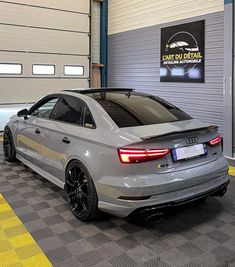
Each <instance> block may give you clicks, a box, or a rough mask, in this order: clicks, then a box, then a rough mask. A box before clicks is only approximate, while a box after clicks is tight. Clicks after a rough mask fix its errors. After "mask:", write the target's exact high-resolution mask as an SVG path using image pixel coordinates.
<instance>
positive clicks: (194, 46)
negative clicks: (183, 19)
mask: <svg viewBox="0 0 235 267" xmlns="http://www.w3.org/2000/svg"><path fill="white" fill-rule="evenodd" d="M165 55H169V58H168V63H167V64H166V66H167V68H168V69H169V70H170V71H171V72H172V71H174V72H177V69H179V70H178V71H179V74H180V75H184V74H186V73H188V72H190V71H192V70H193V69H194V68H195V66H196V64H197V63H199V61H198V60H200V58H201V55H200V51H199V46H198V42H197V40H196V38H195V37H194V36H193V35H192V34H191V33H189V32H187V31H180V32H177V33H175V34H174V35H172V36H171V37H170V39H169V40H168V41H167V42H166V45H165ZM166 58H167V57H166Z"/></svg>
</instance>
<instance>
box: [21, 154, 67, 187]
mask: <svg viewBox="0 0 235 267" xmlns="http://www.w3.org/2000/svg"><path fill="white" fill-rule="evenodd" d="M16 158H17V159H18V160H19V161H21V162H22V163H24V164H25V165H26V166H28V167H29V168H30V169H32V170H33V171H35V172H36V173H38V174H40V175H41V176H42V177H44V178H45V179H47V180H49V181H50V182H52V183H53V184H56V185H57V186H59V187H60V188H62V189H64V185H65V183H63V182H62V181H60V180H59V179H58V178H56V177H54V176H52V175H51V174H49V173H48V172H46V171H44V170H42V169H41V168H39V167H38V166H36V165H35V164H33V163H31V162H29V161H28V160H26V159H25V158H23V157H22V156H20V155H18V154H17V155H16Z"/></svg>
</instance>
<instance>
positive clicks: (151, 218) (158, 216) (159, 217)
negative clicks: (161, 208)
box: [145, 212, 165, 223]
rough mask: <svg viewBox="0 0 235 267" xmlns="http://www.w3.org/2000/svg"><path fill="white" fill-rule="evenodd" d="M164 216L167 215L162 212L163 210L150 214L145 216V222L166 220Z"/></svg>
mask: <svg viewBox="0 0 235 267" xmlns="http://www.w3.org/2000/svg"><path fill="white" fill-rule="evenodd" d="M164 217H165V214H164V213H161V212H158V213H153V214H150V215H148V216H147V217H146V218H145V222H147V223H159V222H161V221H163V220H164Z"/></svg>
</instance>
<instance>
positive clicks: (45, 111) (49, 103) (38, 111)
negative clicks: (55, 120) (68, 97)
mask: <svg viewBox="0 0 235 267" xmlns="http://www.w3.org/2000/svg"><path fill="white" fill-rule="evenodd" d="M57 102H58V97H54V98H50V99H49V100H45V102H43V103H42V104H41V105H40V106H38V107H36V108H35V109H34V110H33V111H32V112H31V115H32V116H36V117H40V118H50V116H51V114H52V111H53V109H54V107H55V105H56V103H57Z"/></svg>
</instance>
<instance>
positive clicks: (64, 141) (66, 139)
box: [62, 136, 70, 144]
mask: <svg viewBox="0 0 235 267" xmlns="http://www.w3.org/2000/svg"><path fill="white" fill-rule="evenodd" d="M62 142H63V143H65V144H70V140H69V139H68V137H66V136H65V137H64V138H63V139H62Z"/></svg>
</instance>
